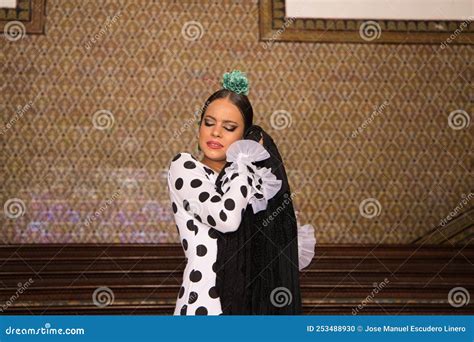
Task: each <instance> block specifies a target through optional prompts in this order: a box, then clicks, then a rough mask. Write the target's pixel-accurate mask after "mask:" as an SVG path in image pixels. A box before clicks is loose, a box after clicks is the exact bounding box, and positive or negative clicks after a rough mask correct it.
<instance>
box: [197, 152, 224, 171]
mask: <svg viewBox="0 0 474 342" xmlns="http://www.w3.org/2000/svg"><path fill="white" fill-rule="evenodd" d="M225 162H226V161H225V160H223V161H216V160H212V159H209V158H207V157H206V156H204V157H203V158H202V160H201V163H203V164H204V165H206V166H208V167H210V168H211V169H213V170H214V171H216V172H217V173H220V172H221V170H222V168H223V167H224V165H225Z"/></svg>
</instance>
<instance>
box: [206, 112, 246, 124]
mask: <svg viewBox="0 0 474 342" xmlns="http://www.w3.org/2000/svg"><path fill="white" fill-rule="evenodd" d="M206 118H211V119H214V120H215V121H217V120H216V118H215V117H213V116H212V115H209V114H208V115H206ZM223 122H230V123H234V124H236V125H239V124H238V123H237V122H235V121H231V120H224V121H223Z"/></svg>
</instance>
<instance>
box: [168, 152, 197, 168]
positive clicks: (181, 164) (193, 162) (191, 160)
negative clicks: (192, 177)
mask: <svg viewBox="0 0 474 342" xmlns="http://www.w3.org/2000/svg"><path fill="white" fill-rule="evenodd" d="M200 166H201V163H200V162H199V161H198V160H197V159H196V158H195V157H194V156H193V155H192V154H191V153H189V152H179V153H177V154H176V155H175V156H174V157H173V158H172V159H171V162H170V165H169V170H170V172H175V171H178V170H185V171H186V170H189V171H195V170H199V169H201V167H200Z"/></svg>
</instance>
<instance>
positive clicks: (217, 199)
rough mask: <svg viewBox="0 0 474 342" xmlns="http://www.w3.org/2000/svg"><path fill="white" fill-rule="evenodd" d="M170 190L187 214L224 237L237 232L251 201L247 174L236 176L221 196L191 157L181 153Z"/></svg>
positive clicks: (172, 172) (172, 171) (172, 168)
mask: <svg viewBox="0 0 474 342" xmlns="http://www.w3.org/2000/svg"><path fill="white" fill-rule="evenodd" d="M168 187H169V189H170V192H171V193H172V194H173V195H174V198H175V200H176V201H179V202H180V204H182V205H183V207H184V209H185V210H186V211H188V212H189V213H192V214H194V217H196V219H197V220H199V221H200V222H202V223H204V224H207V225H208V226H210V227H212V228H214V229H216V230H218V231H220V232H222V233H229V232H234V231H236V230H237V228H238V227H239V225H240V222H241V220H242V216H243V212H244V211H245V208H246V207H247V204H248V202H249V200H250V196H249V193H250V185H249V183H248V180H247V175H246V174H244V173H236V174H235V176H233V178H232V179H231V181H230V186H229V188H228V189H227V190H226V191H225V192H224V194H223V195H220V194H219V193H218V192H217V190H216V187H215V184H214V183H213V182H212V181H211V180H209V179H208V178H207V177H206V173H205V171H204V170H203V169H202V167H201V166H200V165H197V163H196V161H195V160H194V158H193V157H192V156H191V155H190V154H189V153H180V154H178V155H176V156H175V157H174V158H173V161H172V162H171V164H170V168H169V172H168ZM171 198H172V199H173V196H171ZM175 206H176V204H175V203H173V210H174V209H175V208H176V210H177V207H175Z"/></svg>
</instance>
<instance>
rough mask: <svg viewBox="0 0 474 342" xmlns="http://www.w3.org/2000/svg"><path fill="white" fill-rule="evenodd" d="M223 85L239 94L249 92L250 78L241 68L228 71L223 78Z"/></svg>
mask: <svg viewBox="0 0 474 342" xmlns="http://www.w3.org/2000/svg"><path fill="white" fill-rule="evenodd" d="M222 87H223V88H224V89H227V90H230V91H233V92H234V93H237V94H241V95H245V96H247V95H248V94H249V80H248V79H247V76H246V75H245V73H243V72H241V71H239V70H233V71H232V72H226V73H225V74H224V76H223V78H222Z"/></svg>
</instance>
